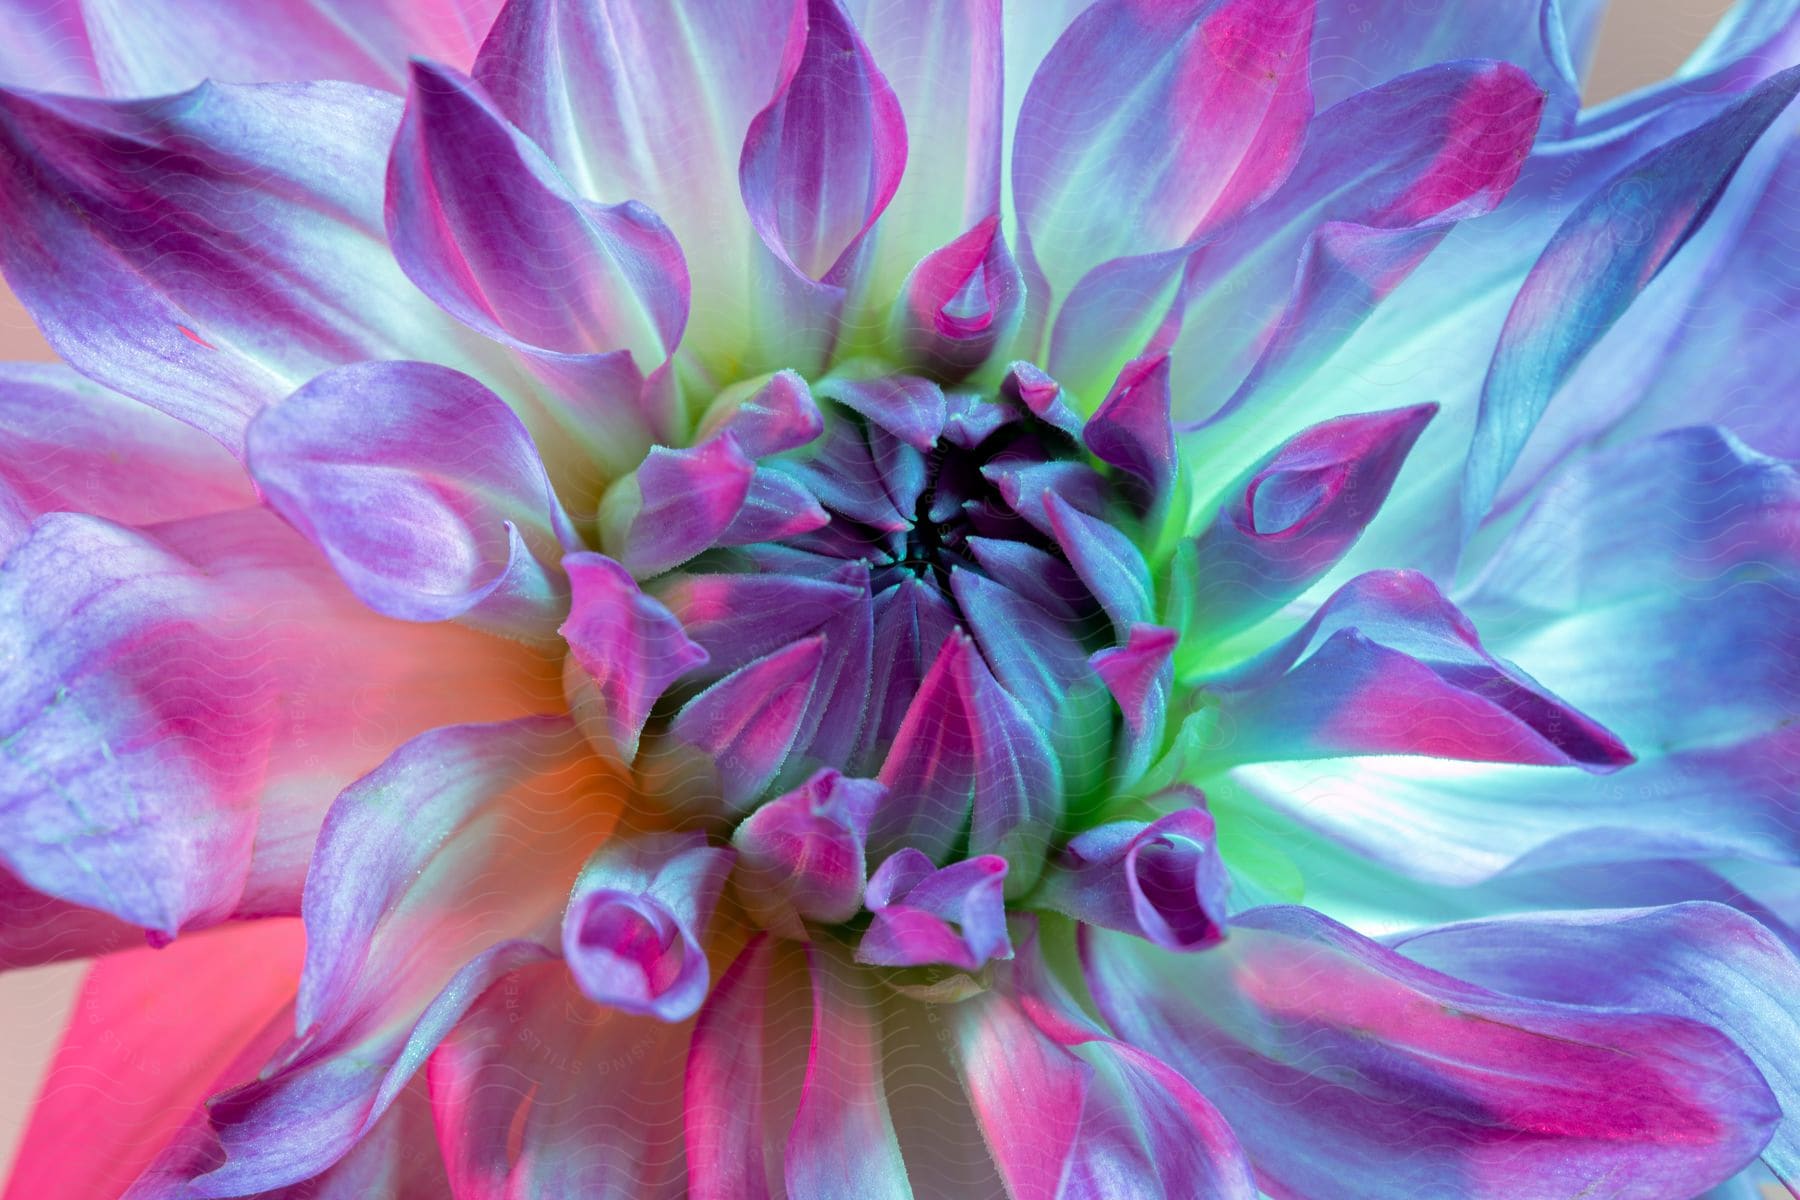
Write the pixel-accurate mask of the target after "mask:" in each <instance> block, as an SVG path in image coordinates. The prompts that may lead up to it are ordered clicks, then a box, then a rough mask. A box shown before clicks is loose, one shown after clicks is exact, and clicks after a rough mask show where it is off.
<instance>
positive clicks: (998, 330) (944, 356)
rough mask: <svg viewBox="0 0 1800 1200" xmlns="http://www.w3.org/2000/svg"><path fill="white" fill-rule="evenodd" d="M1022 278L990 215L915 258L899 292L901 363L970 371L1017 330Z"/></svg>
mask: <svg viewBox="0 0 1800 1200" xmlns="http://www.w3.org/2000/svg"><path fill="white" fill-rule="evenodd" d="M1024 303H1025V280H1024V276H1023V275H1021V274H1020V272H1019V267H1018V264H1017V263H1016V262H1014V261H1013V256H1012V252H1011V251H1009V250H1008V249H1007V246H1006V235H1005V234H1004V233H1002V232H1001V230H1000V220H999V218H998V217H987V218H985V219H983V220H982V221H981V222H980V223H979V224H977V225H976V226H975V227H974V228H972V229H970V230H969V231H968V232H967V233H965V234H963V235H962V236H961V237H959V238H957V239H956V240H955V241H952V242H950V243H948V244H947V245H945V246H943V247H942V248H940V249H937V250H933V251H932V252H931V253H930V254H927V255H926V256H925V257H924V258H922V259H920V260H919V265H918V266H916V267H914V268H913V271H912V274H911V275H909V276H907V279H906V282H905V284H904V285H902V287H901V289H900V302H899V305H898V307H897V308H896V309H895V319H896V321H897V322H898V324H899V329H898V332H897V334H896V336H897V338H898V339H899V341H900V344H901V345H902V346H904V347H905V348H906V353H907V355H908V357H909V361H912V362H916V363H918V364H919V365H921V366H923V367H925V368H927V369H929V370H932V371H934V372H937V373H939V374H951V375H955V374H962V373H966V372H968V371H972V370H974V369H975V368H976V367H979V366H980V365H981V364H982V363H984V362H986V361H987V358H988V356H989V355H990V354H992V353H993V352H994V351H995V350H996V349H997V348H998V347H999V346H1001V345H1003V344H1004V343H1005V342H1006V341H1007V340H1008V339H1009V338H1011V337H1012V335H1013V333H1014V332H1015V331H1016V330H1017V328H1018V322H1019V318H1020V317H1021V316H1022V315H1023V313H1024Z"/></svg>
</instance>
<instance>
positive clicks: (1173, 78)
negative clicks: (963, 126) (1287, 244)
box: [1012, 0, 1313, 307]
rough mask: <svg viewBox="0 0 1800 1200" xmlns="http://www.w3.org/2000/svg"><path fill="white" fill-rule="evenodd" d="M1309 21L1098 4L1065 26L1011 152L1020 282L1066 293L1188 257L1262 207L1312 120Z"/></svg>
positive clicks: (1296, 11)
mask: <svg viewBox="0 0 1800 1200" xmlns="http://www.w3.org/2000/svg"><path fill="white" fill-rule="evenodd" d="M1312 8H1313V4H1312V0H1228V2H1227V3H1224V4H1207V3H1197V2H1173V0H1172V2H1168V3H1163V2H1158V3H1152V4H1140V3H1130V2H1127V0H1104V2H1103V3H1101V4H1098V5H1095V6H1094V7H1092V8H1089V9H1088V10H1087V11H1086V12H1084V13H1083V14H1082V15H1081V16H1080V17H1078V18H1076V20H1075V22H1074V23H1073V24H1072V25H1071V26H1069V27H1068V29H1067V30H1066V31H1065V32H1064V33H1063V35H1062V37H1061V39H1060V40H1059V41H1058V42H1057V43H1056V46H1055V48H1054V49H1053V50H1051V52H1050V54H1049V56H1048V57H1047V58H1045V59H1044V61H1043V64H1042V65H1041V66H1039V67H1038V69H1037V73H1036V75H1034V76H1033V77H1032V80H1031V88H1030V90H1029V91H1028V92H1027V93H1026V95H1025V101H1024V107H1023V108H1022V109H1021V111H1020V114H1019V120H1018V129H1017V133H1016V135H1015V140H1014V144H1013V159H1012V186H1013V199H1014V205H1015V207H1016V208H1017V210H1018V217H1019V225H1020V227H1021V229H1022V231H1023V232H1022V235H1021V239H1020V258H1021V260H1022V261H1024V262H1025V263H1026V264H1027V268H1026V278H1027V279H1028V280H1031V281H1032V282H1033V284H1034V285H1035V282H1036V280H1037V279H1038V278H1047V279H1048V281H1049V284H1050V286H1051V288H1052V289H1053V290H1054V291H1056V292H1057V293H1060V294H1067V291H1068V289H1069V288H1071V287H1072V286H1073V285H1074V283H1075V281H1076V280H1077V279H1079V278H1080V277H1081V276H1082V275H1084V274H1086V273H1087V271H1088V270H1089V269H1090V268H1092V267H1094V266H1095V265H1097V264H1098V263H1101V262H1104V261H1105V260H1107V259H1110V258H1116V257H1119V256H1122V255H1134V254H1146V253H1152V252H1155V251H1159V250H1168V249H1172V248H1174V247H1177V246H1183V245H1186V244H1187V243H1188V242H1190V241H1192V240H1193V239H1194V238H1196V237H1197V236H1199V235H1200V234H1202V233H1203V232H1205V231H1206V230H1208V229H1210V228H1213V227H1216V226H1217V225H1218V224H1219V223H1220V222H1222V221H1224V220H1227V219H1229V218H1230V217H1232V216H1235V215H1236V214H1237V213H1239V212H1241V211H1242V210H1243V209H1245V208H1246V207H1248V206H1250V205H1253V204H1255V203H1256V202H1257V201H1259V200H1261V199H1262V198H1263V197H1264V196H1265V195H1267V194H1268V193H1269V192H1270V191H1271V190H1272V189H1273V188H1274V187H1275V185H1276V184H1278V183H1279V182H1280V181H1281V179H1282V177H1283V176H1284V175H1286V174H1287V171H1288V168H1289V166H1290V165H1291V162H1292V156H1293V153H1294V152H1295V151H1296V150H1297V149H1298V147H1299V142H1300V136H1301V133H1302V131H1303V130H1304V129H1305V127H1306V123H1307V120H1308V119H1309V118H1310V117H1311V115H1312V98H1311V96H1310V95H1309V93H1308V91H1307V85H1306V76H1307V43H1308V40H1309V39H1310V37H1311V35H1312ZM1071 97H1080V98H1081V99H1080V102H1079V103H1071V102H1070V98H1071ZM1034 307H1035V305H1034Z"/></svg>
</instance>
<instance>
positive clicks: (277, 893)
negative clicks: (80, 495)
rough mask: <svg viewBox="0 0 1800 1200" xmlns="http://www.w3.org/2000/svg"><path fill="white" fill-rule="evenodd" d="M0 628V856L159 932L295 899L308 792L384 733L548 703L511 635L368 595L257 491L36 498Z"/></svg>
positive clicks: (5, 591) (311, 818)
mask: <svg viewBox="0 0 1800 1200" xmlns="http://www.w3.org/2000/svg"><path fill="white" fill-rule="evenodd" d="M0 638H4V639H5V640H6V641H7V642H8V643H9V646H8V648H7V649H6V650H5V651H4V656H5V658H6V659H7V661H9V662H11V663H14V664H16V667H15V669H13V670H11V671H9V672H8V673H7V674H6V675H5V678H4V682H3V683H0V694H3V695H4V697H5V698H4V701H0V712H3V713H4V714H5V717H4V726H5V731H4V736H5V738H6V740H7V742H8V745H9V746H10V747H11V752H10V753H9V754H8V755H7V756H6V757H5V758H4V760H3V761H0V767H4V768H5V769H6V774H7V779H6V781H5V783H4V786H0V792H3V793H4V794H5V795H6V796H7V797H8V798H9V802H8V804H7V805H6V806H5V809H4V815H3V819H4V821H5V823H6V825H7V832H6V836H5V839H4V844H5V849H6V852H7V853H6V859H7V862H8V864H9V866H10V867H11V868H12V869H13V870H14V871H16V872H17V873H18V874H19V875H20V876H21V878H23V879H24V880H25V881H26V882H28V883H30V884H31V885H32V886H33V887H35V888H37V889H39V890H40V891H43V892H46V893H47V894H50V895H54V896H57V897H59V898H62V899H65V900H72V901H75V902H78V903H82V904H88V905H92V906H94V907H97V908H100V909H102V910H104V911H106V912H110V913H112V914H113V915H115V916H118V917H121V918H123V919H125V920H128V921H131V922H133V923H135V924H138V925H141V926H144V927H147V928H150V929H153V930H157V931H160V932H161V933H162V934H164V935H167V936H173V935H174V934H175V933H176V932H177V931H178V930H180V929H182V928H184V927H191V926H195V925H200V924H209V923H212V922H214V921H216V920H218V919H220V918H222V917H223V916H225V915H226V914H228V913H230V912H231V911H233V909H234V908H236V907H238V906H240V905H241V906H244V907H245V908H247V909H248V910H249V911H257V912H293V911H295V910H294V908H293V902H294V899H295V898H296V897H297V895H298V890H299V883H300V879H301V877H302V876H303V875H304V873H305V869H306V859H307V857H308V856H309V855H310V853H311V849H312V835H313V833H314V831H315V830H316V829H317V827H318V821H319V817H320V815H321V813H322V811H323V808H324V805H325V803H326V802H328V801H329V799H330V797H331V796H333V795H335V794H336V792H337V790H338V789H339V788H341V787H342V786H343V785H344V784H345V783H347V782H349V781H350V780H351V779H353V778H355V776H356V775H357V774H358V773H360V772H362V771H365V770H367V769H368V768H369V767H370V766H372V765H374V763H375V762H378V761H380V758H381V756H382V755H383V754H385V753H386V752H387V750H388V749H389V748H390V747H391V746H393V745H394V744H395V743H397V742H398V741H400V740H401V739H403V738H405V737H407V736H410V735H411V734H413V733H416V732H418V731H420V730H421V729H424V728H429V727H431V726H432V725H435V724H441V723H442V722H443V721H445V720H456V719H459V718H461V719H468V718H471V717H472V718H474V719H482V718H487V717H491V718H499V717H505V716H511V715H514V714H516V713H519V712H521V711H531V710H532V709H534V708H539V707H541V706H545V705H548V704H550V703H553V702H555V693H554V690H552V689H547V688H546V686H545V684H546V683H547V682H548V680H547V679H545V678H544V675H543V672H544V664H542V663H540V662H538V661H537V660H536V659H535V658H534V657H533V656H532V655H530V654H529V653H528V652H527V651H525V650H523V649H522V648H520V647H517V646H513V645H509V644H508V643H503V642H499V641H497V640H494V639H491V638H487V637H485V636H483V635H480V634H475V633H472V632H468V631H463V630H456V629H450V628H434V629H427V628H423V627H413V626H407V625H404V624H401V623H398V622H394V621H390V620H387V619H385V618H381V617H377V616H375V615H374V614H371V613H369V612H368V610H367V609H365V608H363V607H362V606H361V605H360V604H358V603H357V602H356V601H355V600H354V598H352V597H351V596H350V595H349V594H348V593H347V592H345V591H344V590H343V588H342V586H341V585H340V584H339V583H338V582H337V581H336V579H335V577H334V576H333V575H332V574H331V572H330V571H329V569H328V568H327V567H326V566H325V564H324V563H323V562H322V561H321V560H319V559H318V557H317V555H316V554H314V553H313V551H312V550H311V548H310V547H309V546H307V545H306V543H305V542H304V541H302V540H301V539H300V538H298V537H296V536H295V535H294V534H293V533H292V532H291V531H289V530H288V529H287V528H286V527H285V526H283V525H282V524H281V523H280V522H279V520H277V519H276V518H275V517H273V516H272V515H270V514H269V513H267V512H264V511H260V510H250V511H248V512H240V513H231V514H223V515H221V516H216V517H207V518H199V519H196V520H192V521H185V522H176V523H173V524H170V525H164V526H161V527H159V528H158V529H156V530H155V531H153V532H151V533H133V532H130V531H127V530H125V529H122V528H120V527H118V526H115V525H111V524H109V523H107V522H104V521H101V520H99V519H97V518H92V517H82V516H76V515H73V514H52V515H49V516H46V517H43V518H41V519H40V520H39V522H38V524H37V526H36V527H35V529H34V531H33V533H32V536H31V537H30V538H29V539H28V540H27V541H26V542H25V543H24V544H23V545H21V546H20V547H19V548H18V549H17V550H16V551H15V552H14V554H13V555H12V556H11V558H9V559H8V560H7V562H6V564H5V566H4V567H3V568H0ZM476 681H478V684H479V686H476ZM72 853H78V857H74V858H72V857H71V854H72Z"/></svg>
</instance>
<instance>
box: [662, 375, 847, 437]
mask: <svg viewBox="0 0 1800 1200" xmlns="http://www.w3.org/2000/svg"><path fill="white" fill-rule="evenodd" d="M723 400H724V398H723V397H721V401H723ZM824 431H825V418H824V416H823V415H822V414H821V413H820V412H819V406H818V404H817V403H816V402H814V400H813V396H812V389H810V388H808V387H807V386H806V380H804V379H802V378H801V377H800V376H799V375H798V374H797V373H795V372H793V371H777V372H775V374H773V375H771V376H769V379H768V382H767V383H764V384H763V385H762V386H760V387H758V388H756V389H755V390H754V391H752V392H751V393H750V395H749V396H747V397H745V398H744V399H742V400H738V401H735V402H733V403H729V404H726V403H723V402H722V403H721V404H720V405H718V406H717V407H715V408H714V409H713V410H712V411H711V412H709V413H708V414H707V419H706V420H704V421H702V422H701V427H700V433H699V435H698V436H697V437H696V438H695V439H694V440H695V441H697V442H700V441H706V440H708V439H710V438H712V437H714V436H715V435H717V434H720V433H729V434H730V435H731V436H732V437H733V438H735V439H737V444H738V446H739V448H740V449H742V450H743V452H744V453H745V455H747V456H748V457H750V458H751V459H762V458H767V457H769V456H771V455H775V454H782V453H784V452H786V451H788V450H797V449H799V448H800V447H801V446H804V445H807V444H808V443H810V442H811V441H813V440H814V439H815V438H817V437H818V436H819V435H820V434H821V433H823V432H824Z"/></svg>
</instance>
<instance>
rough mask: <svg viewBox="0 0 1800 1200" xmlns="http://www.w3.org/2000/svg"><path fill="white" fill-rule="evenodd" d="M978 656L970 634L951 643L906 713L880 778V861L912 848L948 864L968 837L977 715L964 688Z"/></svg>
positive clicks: (875, 829)
mask: <svg viewBox="0 0 1800 1200" xmlns="http://www.w3.org/2000/svg"><path fill="white" fill-rule="evenodd" d="M974 656H975V647H974V645H973V643H971V642H970V641H969V639H968V636H967V635H966V634H963V633H961V632H960V631H959V632H953V633H952V634H951V635H950V636H949V637H946V638H945V639H944V641H943V644H942V645H941V646H939V647H938V651H937V657H936V658H935V659H933V660H932V663H931V667H930V669H929V670H927V671H926V672H925V678H924V679H923V680H922V681H921V682H920V684H919V689H918V691H917V692H915V693H914V694H913V697H912V701H911V703H910V704H909V705H908V706H907V709H906V716H905V718H904V719H903V720H902V721H901V722H900V727H899V729H898V730H897V731H896V732H895V734H894V740H893V741H892V742H891V743H890V744H889V746H888V751H887V757H886V759H885V760H884V761H883V763H882V767H881V773H880V776H879V778H880V780H881V782H882V784H884V785H885V786H886V787H887V789H888V798H887V801H886V802H885V803H883V804H882V805H881V807H880V808H879V809H878V810H877V811H876V814H875V822H874V824H873V826H872V827H871V828H870V831H869V844H870V849H871V852H872V853H874V854H876V855H877V856H887V855H891V854H892V853H894V852H895V851H896V850H898V849H900V848H901V847H902V846H912V847H918V848H920V849H923V850H924V851H925V852H926V857H928V858H932V859H942V858H943V857H944V856H945V855H947V854H948V853H949V852H950V847H951V845H952V844H953V843H954V842H955V841H956V838H957V836H958V835H959V834H960V833H961V832H962V828H963V823H964V821H965V820H966V819H967V817H968V814H969V805H970V803H971V799H972V793H973V791H974V786H975V761H976V754H977V750H976V747H975V739H976V737H977V736H978V734H977V732H976V729H977V727H976V720H977V714H976V713H974V712H973V711H971V710H970V707H969V694H968V690H967V688H966V687H965V686H964V681H965V680H966V678H967V660H968V659H970V658H973V657H974Z"/></svg>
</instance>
